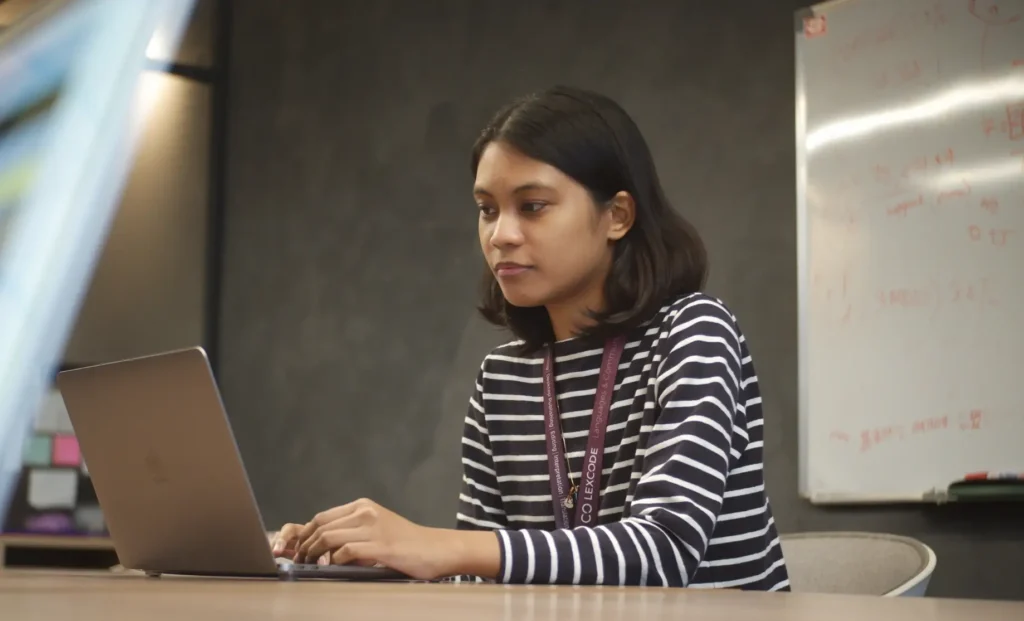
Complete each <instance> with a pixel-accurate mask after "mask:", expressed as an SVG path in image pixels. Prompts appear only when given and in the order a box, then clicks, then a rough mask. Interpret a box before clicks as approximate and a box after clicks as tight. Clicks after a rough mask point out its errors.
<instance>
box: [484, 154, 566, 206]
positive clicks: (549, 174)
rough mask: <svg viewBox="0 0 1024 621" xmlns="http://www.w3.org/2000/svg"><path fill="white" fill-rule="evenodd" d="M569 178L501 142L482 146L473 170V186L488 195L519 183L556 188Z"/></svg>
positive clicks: (519, 184) (506, 189) (550, 166)
mask: <svg viewBox="0 0 1024 621" xmlns="http://www.w3.org/2000/svg"><path fill="white" fill-rule="evenodd" d="M571 181H572V180H571V179H569V177H568V176H567V175H566V174H565V173H563V172H562V171H560V170H558V169H557V168H555V167H554V166H552V165H550V164H547V163H545V162H541V161H540V160H535V159H533V158H531V157H528V156H526V155H524V154H523V153H521V152H519V151H517V150H516V149H514V148H512V147H510V146H509V145H507V144H505V143H503V142H492V143H491V144H489V145H487V147H485V148H484V152H483V153H482V154H481V156H480V163H479V164H478V165H477V169H476V184H475V189H478V190H485V191H487V192H490V193H492V194H494V193H497V192H510V191H513V190H514V189H515V188H517V187H520V186H523V185H544V186H551V187H557V186H560V185H564V184H566V183H569V182H571Z"/></svg>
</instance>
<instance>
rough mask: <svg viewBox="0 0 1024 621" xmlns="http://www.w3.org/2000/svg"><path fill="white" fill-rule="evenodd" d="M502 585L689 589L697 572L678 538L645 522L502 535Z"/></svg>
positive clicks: (629, 519) (630, 519)
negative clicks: (613, 585)
mask: <svg viewBox="0 0 1024 621" xmlns="http://www.w3.org/2000/svg"><path fill="white" fill-rule="evenodd" d="M498 536H499V539H500V543H501V545H502V546H503V547H504V554H503V555H502V557H501V558H502V560H503V561H504V562H503V563H501V567H500V568H499V575H498V576H497V581H498V582H504V583H518V584H524V583H525V584H584V585H601V584H615V585H629V586H686V585H687V584H688V582H689V578H690V576H691V575H692V571H693V569H694V568H695V567H696V562H697V561H696V559H694V558H692V557H691V556H690V555H689V554H688V552H687V549H686V547H687V546H686V545H685V544H683V545H681V544H682V543H683V542H681V541H680V540H679V539H678V538H677V537H678V536H677V535H676V534H672V533H670V532H669V531H668V530H667V529H666V528H665V527H663V526H662V525H659V524H657V523H655V522H653V521H651V520H648V519H644V518H628V519H626V520H623V521H620V522H616V523H613V524H607V525H604V526H598V527H596V528H576V529H573V530H566V529H561V530H556V531H553V532H548V531H544V530H536V529H526V530H502V531H498Z"/></svg>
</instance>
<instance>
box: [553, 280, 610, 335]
mask: <svg viewBox="0 0 1024 621" xmlns="http://www.w3.org/2000/svg"><path fill="white" fill-rule="evenodd" d="M546 308H547V311H548V318H549V319H550V320H551V327H552V329H553V330H554V332H555V340H556V341H564V340H565V339H568V338H572V337H574V336H576V333H577V332H578V331H579V330H581V329H583V328H586V327H587V326H589V325H591V324H592V323H593V321H592V320H591V319H590V317H589V316H588V315H587V312H588V311H592V312H597V311H601V310H603V309H604V288H603V287H590V288H589V289H588V290H586V291H584V292H583V293H581V294H580V295H578V296H576V297H574V298H572V299H571V300H567V301H565V302H558V303H555V304H548V305H547V306H546Z"/></svg>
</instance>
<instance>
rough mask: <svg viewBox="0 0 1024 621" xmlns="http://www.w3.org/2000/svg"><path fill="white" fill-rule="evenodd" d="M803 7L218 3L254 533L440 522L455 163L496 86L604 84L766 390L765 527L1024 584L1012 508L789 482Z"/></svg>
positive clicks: (470, 295)
mask: <svg viewBox="0 0 1024 621" xmlns="http://www.w3.org/2000/svg"><path fill="white" fill-rule="evenodd" d="M799 5H800V3H797V2H793V1H791V0H774V1H772V2H756V3H755V2H740V1H737V0H733V1H729V2H721V1H720V2H709V1H703V2H698V1H691V0H686V1H682V0H679V1H674V2H669V1H664V2H653V1H647V2H629V3H624V2H611V1H602V2H593V1H584V0H576V1H560V2H556V1H547V2H542V1H531V2H522V3H516V4H510V3H508V2H499V1H497V0H486V1H485V0H474V1H471V0H463V1H455V0H451V1H444V2H418V3H413V2H399V1H394V2H386V1H380V0H378V1H375V2H351V1H344V2H343V1H339V0H321V1H312V0H303V1H296V2H288V3H284V2H278V1H276V0H245V1H242V2H237V3H235V9H234V10H235V18H234V20H233V24H232V25H233V37H232V45H231V73H230V87H229V93H230V95H229V117H230V118H229V130H228V137H229V141H228V164H227V174H228V179H227V212H226V220H225V236H226V239H225V255H224V266H223V290H222V294H223V295H222V300H221V301H222V313H221V324H220V330H221V342H220V346H221V348H222V349H221V356H222V358H221V367H220V376H221V380H222V382H223V387H224V391H225V400H226V402H227V405H228V408H229V409H230V412H231V417H232V422H233V424H234V425H235V428H236V430H237V436H238V442H239V445H240V447H241V451H242V453H243V456H244V458H245V459H246V461H247V464H248V466H249V469H250V472H251V475H252V478H253V484H254V486H255V491H256V495H257V497H258V499H259V501H260V503H261V505H262V506H263V508H264V510H265V513H266V517H267V519H268V521H269V522H270V526H276V525H277V523H279V522H281V521H283V520H305V519H308V518H309V517H310V515H311V514H312V513H313V512H315V511H316V510H319V509H322V508H326V507H328V506H331V505H335V504H340V503H344V502H346V501H349V500H352V499H354V498H355V497H357V496H361V495H367V496H371V497H373V498H375V499H377V500H378V501H380V502H382V503H384V504H385V505H387V506H389V507H391V508H393V509H395V510H397V511H399V512H401V513H403V514H405V515H407V516H408V517H410V518H412V519H416V520H419V521H422V522H426V523H430V524H435V525H451V524H452V523H453V516H454V511H455V501H456V496H457V493H458V486H459V478H460V472H459V465H458V449H459V436H460V431H461V421H462V417H463V415H464V413H465V408H466V398H467V397H468V395H469V392H470V390H471V387H472V383H473V379H474V374H475V372H476V369H477V366H478V365H479V363H480V360H481V358H482V356H483V355H484V354H485V353H486V352H487V350H488V349H489V348H490V347H491V346H493V345H494V344H496V343H497V342H499V341H500V340H501V338H502V335H500V334H498V333H496V332H495V331H494V330H492V329H491V328H489V327H487V326H485V325H483V324H482V323H481V322H480V321H479V320H477V319H476V318H475V315H474V311H473V303H474V300H475V294H476V282H477V277H478V274H479V269H480V266H481V260H480V259H479V257H478V248H477V246H476V234H475V233H476V214H475V210H474V207H473V204H472V202H471V200H470V184H471V178H470V175H469V167H468V155H469V148H470V145H471V143H472V141H473V139H474V137H475V135H476V132H478V131H479V129H480V128H481V127H482V126H483V124H484V123H485V121H486V120H487V118H488V117H489V116H490V114H491V113H492V112H493V111H494V109H495V108H496V107H497V106H498V105H499V104H501V103H504V102H505V101H506V100H507V99H509V98H510V97H513V96H515V95H518V94H521V93H524V92H526V91H529V90H533V89H539V88H543V87H545V86H548V85H550V84H552V83H556V82H566V83H572V84H575V85H580V86H586V87H591V88H596V89H599V90H602V91H604V92H606V93H608V94H610V95H611V96H613V97H615V98H616V99H618V100H619V101H620V102H621V103H622V104H623V105H625V107H626V108H627V109H628V110H629V111H630V112H631V113H632V114H633V115H634V116H635V118H636V120H637V122H638V123H639V124H640V126H641V128H642V129H643V130H644V132H645V133H646V135H647V137H648V139H649V141H650V143H651V147H652V149H653V151H654V154H655V157H656V158H657V160H658V162H659V165H660V172H661V175H662V178H663V180H664V183H665V185H666V189H667V191H668V193H669V195H670V196H671V197H672V198H673V199H674V201H675V203H676V205H677V207H678V208H679V209H681V210H682V211H683V212H684V213H685V214H686V215H688V216H689V217H690V218H692V220H693V221H694V222H695V223H696V224H697V225H698V226H699V227H700V229H701V230H702V232H703V234H704V235H705V236H706V239H707V242H708V244H709V246H710V252H711V259H712V278H711V282H710V287H709V288H710V290H711V292H712V293H714V294H716V295H719V296H721V297H722V298H724V299H725V300H726V301H727V302H728V303H729V304H730V305H731V306H732V307H733V309H734V310H735V311H736V313H737V314H738V316H739V317H740V320H741V322H742V324H743V326H744V328H745V330H746V332H747V335H748V338H749V341H750V343H751V347H752V349H753V353H754V356H755V361H756V363H757V365H758V367H759V374H760V377H761V380H762V382H763V389H764V400H765V416H766V420H767V427H768V429H767V431H766V435H767V446H766V454H767V456H768V464H767V472H768V484H769V486H770V492H771V496H772V500H773V502H774V504H775V510H776V515H777V518H778V522H779V524H780V526H781V528H782V530H783V531H786V532H789V531H794V530H822V529H856V530H878V531H889V532H896V533H904V534H910V535H913V536H917V537H920V538H921V539H923V540H925V541H926V542H927V543H929V544H931V545H932V546H934V548H935V550H936V552H937V554H938V557H939V564H938V569H937V571H936V574H935V578H934V581H933V587H934V588H933V591H932V592H933V593H934V594H935V595H944V596H963V597H994V598H1024V577H1022V576H1024V573H1022V572H1021V571H1020V570H1019V565H1020V563H1021V561H1022V560H1024V511H1022V510H1021V509H1020V508H1019V507H1018V508H1010V507H988V508H986V507H942V508H935V507H932V508H917V507H894V508H885V509H877V508H867V509H857V510H853V509H847V510H824V509H817V508H813V507H810V506H809V505H807V504H806V503H805V502H804V501H802V500H800V499H799V498H798V495H797V489H796V485H797V445H796V443H797V430H796V420H797V401H796V399H797V395H796V307H795V298H796V290H795V288H796V281H795V270H796V264H795V261H796V251H795V247H794V244H795V237H796V222H795V211H794V204H795V191H794V165H793V162H794V147H793V142H794V139H793V136H794V129H793V114H794V113H793V52H792V48H793V35H792V34H791V24H792V17H791V15H792V11H793V10H794V9H795V8H798V6H799Z"/></svg>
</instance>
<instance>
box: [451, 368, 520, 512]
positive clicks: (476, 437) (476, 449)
mask: <svg viewBox="0 0 1024 621" xmlns="http://www.w3.org/2000/svg"><path fill="white" fill-rule="evenodd" d="M482 382H483V367H482V366H481V369H480V373H479V375H478V376H477V380H476V388H475V390H474V391H473V396H472V397H470V399H469V411H468V412H467V413H466V419H465V422H464V423H463V432H462V488H461V490H460V492H459V512H458V513H457V514H456V528H458V529H460V530H495V529H499V528H504V527H506V526H507V520H506V517H505V509H504V508H503V507H502V502H501V492H499V491H498V479H497V473H496V472H495V469H494V455H493V453H492V452H491V442H490V440H489V439H488V436H487V426H486V421H485V419H484V408H483V385H482Z"/></svg>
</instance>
